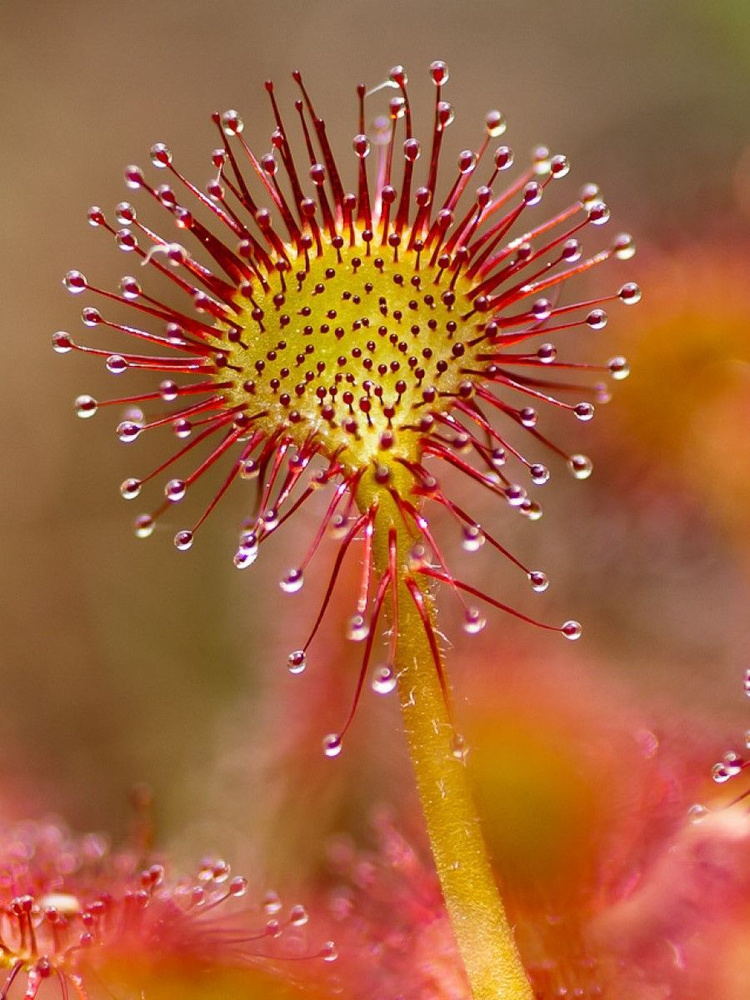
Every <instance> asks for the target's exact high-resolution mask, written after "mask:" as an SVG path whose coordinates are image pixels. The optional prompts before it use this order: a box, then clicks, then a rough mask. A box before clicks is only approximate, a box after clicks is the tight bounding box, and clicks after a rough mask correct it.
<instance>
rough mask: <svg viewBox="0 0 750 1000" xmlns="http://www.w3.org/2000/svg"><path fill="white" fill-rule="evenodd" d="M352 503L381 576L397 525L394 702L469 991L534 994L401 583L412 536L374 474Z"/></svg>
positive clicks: (477, 997)
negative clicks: (367, 523)
mask: <svg viewBox="0 0 750 1000" xmlns="http://www.w3.org/2000/svg"><path fill="white" fill-rule="evenodd" d="M394 478H395V476H394ZM399 478H400V477H399ZM390 485H391V486H392V487H393V486H396V483H395V482H393V481H392V482H391V484H390ZM402 495H408V494H402ZM357 502H358V505H359V507H360V509H361V510H367V509H369V508H370V507H371V506H372V504H373V503H377V514H376V516H375V527H374V532H373V560H374V563H375V568H376V570H377V571H378V572H379V573H383V572H385V571H386V570H387V569H388V564H389V533H391V532H392V528H395V529H396V539H397V561H398V581H397V585H396V586H397V600H398V639H397V645H396V657H395V660H396V662H395V663H394V667H395V670H396V672H397V675H398V692H399V701H400V704H401V712H402V716H403V720H404V729H405V731H406V737H407V741H408V745H409V753H410V756H411V760H412V764H413V767H414V773H415V776H416V782H417V788H418V791H419V796H420V799H421V802H422V809H423V811H424V816H425V821H426V826H427V832H428V835H429V838H430V843H431V846H432V852H433V856H434V859H435V866H436V869H437V873H438V877H439V879H440V884H441V887H442V890H443V897H444V900H445V906H446V909H447V912H448V915H449V917H450V921H451V924H452V927H453V931H454V934H455V936H456V941H457V943H458V948H459V951H460V953H461V957H462V959H463V962H464V966H465V969H466V973H467V976H468V979H469V983H470V985H471V991H472V996H473V997H474V1000H533V993H532V991H531V987H530V985H529V981H528V979H527V977H526V973H525V972H524V969H523V965H522V964H521V959H520V956H519V954H518V950H517V948H516V944H515V941H514V939H513V930H512V928H511V926H510V924H509V922H508V918H507V915H506V913H505V909H504V907H503V904H502V901H501V899H500V895H499V893H498V889H497V885H496V883H495V879H494V877H493V873H492V868H491V865H490V861H489V858H488V855H487V849H486V846H485V843H484V839H483V837H482V832H481V829H480V826H479V819H478V817H477V814H476V809H475V807H474V803H473V801H472V795H471V790H470V786H469V781H468V776H467V773H466V765H465V761H464V758H463V755H462V754H460V753H458V754H457V753H456V745H455V741H454V730H453V726H452V724H451V719H450V715H449V710H448V706H447V705H446V703H445V698H444V695H443V691H442V688H441V686H440V679H439V676H438V673H437V670H436V667H435V663H434V660H433V653H432V649H431V646H430V642H429V639H428V636H427V633H426V630H425V627H424V623H423V621H422V618H421V617H420V614H419V611H418V609H417V607H416V605H415V603H414V600H413V598H412V595H411V594H410V592H409V590H408V589H407V586H406V583H405V577H406V568H407V561H408V557H409V551H410V550H411V548H412V546H413V545H414V543H415V541H417V538H415V537H414V536H413V535H410V533H409V532H408V531H407V529H406V526H405V524H404V521H403V518H402V517H401V515H400V513H399V511H398V508H397V506H396V504H395V501H394V500H393V498H392V496H391V495H390V493H389V492H388V491H387V489H386V488H384V487H382V486H378V485H377V484H376V482H375V480H374V478H373V477H371V476H368V477H366V478H364V479H363V480H362V482H361V484H360V487H359V490H358V493H357ZM419 590H420V594H421V596H422V598H423V599H424V602H425V609H426V613H427V614H428V615H429V618H430V621H431V622H432V623H433V624H434V607H433V602H432V599H431V596H430V594H429V593H428V592H427V591H425V589H424V588H422V587H421V586H420V588H419Z"/></svg>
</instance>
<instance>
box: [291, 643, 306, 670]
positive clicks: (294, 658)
mask: <svg viewBox="0 0 750 1000" xmlns="http://www.w3.org/2000/svg"><path fill="white" fill-rule="evenodd" d="M286 665H287V669H288V671H289V673H290V674H301V673H303V672H304V670H305V667H306V666H307V654H306V653H305V651H304V649H295V650H294V652H292V653H290V654H289V656H287V658H286Z"/></svg>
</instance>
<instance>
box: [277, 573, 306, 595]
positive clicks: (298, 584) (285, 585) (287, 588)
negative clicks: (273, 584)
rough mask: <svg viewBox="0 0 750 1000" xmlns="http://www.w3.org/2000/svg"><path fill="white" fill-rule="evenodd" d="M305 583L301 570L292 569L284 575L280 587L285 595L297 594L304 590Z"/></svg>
mask: <svg viewBox="0 0 750 1000" xmlns="http://www.w3.org/2000/svg"><path fill="white" fill-rule="evenodd" d="M304 582H305V577H304V574H303V572H302V570H301V569H296V568H295V569H290V570H289V571H288V572H287V573H285V574H284V576H283V577H282V579H281V581H280V582H279V586H280V587H281V589H282V590H283V591H284V593H285V594H296V593H297V591H299V590H302V586H303V584H304Z"/></svg>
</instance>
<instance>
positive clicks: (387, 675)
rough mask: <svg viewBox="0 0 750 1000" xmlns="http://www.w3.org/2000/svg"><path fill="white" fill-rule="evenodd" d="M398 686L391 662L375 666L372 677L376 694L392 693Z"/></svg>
mask: <svg viewBox="0 0 750 1000" xmlns="http://www.w3.org/2000/svg"><path fill="white" fill-rule="evenodd" d="M395 687H396V672H395V671H394V669H393V667H392V666H391V665H390V663H383V664H381V665H380V666H379V667H376V668H375V673H374V674H373V678H372V689H373V691H375V692H376V694H390V693H391V691H393V690H394V689H395Z"/></svg>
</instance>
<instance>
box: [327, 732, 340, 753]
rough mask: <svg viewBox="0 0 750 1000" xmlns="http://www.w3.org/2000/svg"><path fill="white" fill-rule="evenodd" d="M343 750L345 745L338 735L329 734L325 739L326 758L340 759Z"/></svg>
mask: <svg viewBox="0 0 750 1000" xmlns="http://www.w3.org/2000/svg"><path fill="white" fill-rule="evenodd" d="M342 749H343V743H342V740H341V737H340V736H339V734H338V733H329V734H328V736H325V737H324V738H323V753H324V754H325V755H326V757H338V755H339V754H340V753H341V750H342Z"/></svg>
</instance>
